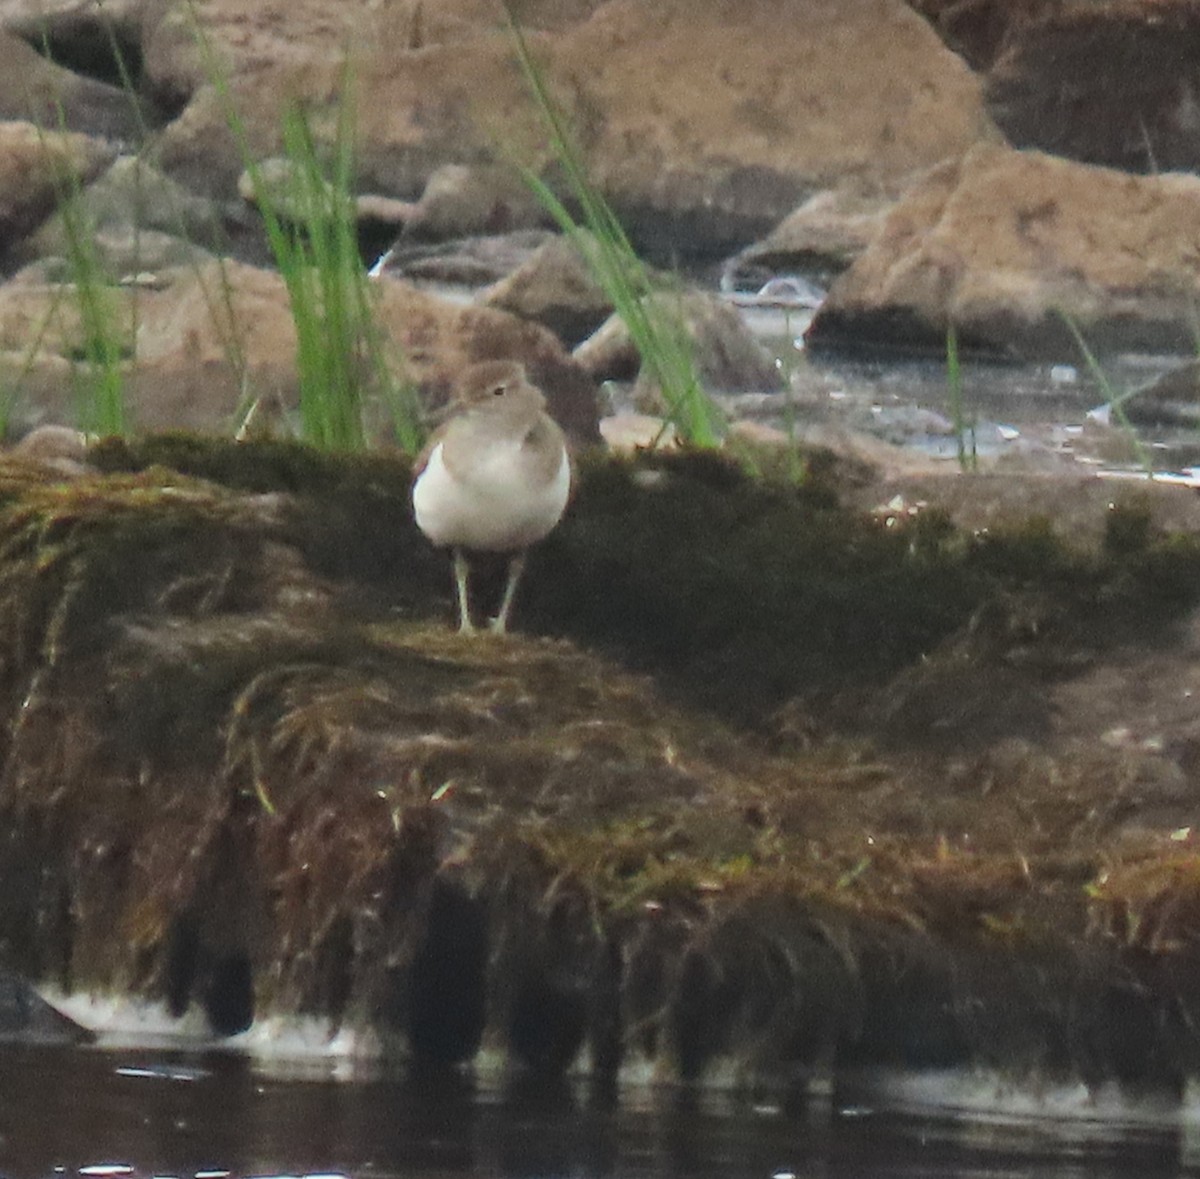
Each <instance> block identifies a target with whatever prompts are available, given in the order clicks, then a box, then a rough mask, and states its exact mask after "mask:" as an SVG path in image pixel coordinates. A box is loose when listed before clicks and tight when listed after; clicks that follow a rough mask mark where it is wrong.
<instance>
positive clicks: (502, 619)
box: [491, 553, 525, 635]
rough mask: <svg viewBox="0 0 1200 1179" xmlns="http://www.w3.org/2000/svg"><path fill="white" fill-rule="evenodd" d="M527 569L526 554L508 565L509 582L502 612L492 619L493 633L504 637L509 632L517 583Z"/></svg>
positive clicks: (506, 585) (519, 554)
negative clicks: (509, 617) (509, 618)
mask: <svg viewBox="0 0 1200 1179" xmlns="http://www.w3.org/2000/svg"><path fill="white" fill-rule="evenodd" d="M524 569H525V554H524V553H517V555H516V556H515V557H513V558H512V559H511V560H510V561H509V563H508V582H507V583H506V584H505V586H504V597H503V598H501V599H500V612H499V613H498V614H497V615H496V617H495V618H493V619H492V622H491V628H492V631H493V633H495V634H498V635H502V634H506V633H507V632H508V616H509V614H510V613H511V612H512V604H513V599H514V598H515V597H516V596H517V582H519V581H520V580H521V574H522V572H523V571H524Z"/></svg>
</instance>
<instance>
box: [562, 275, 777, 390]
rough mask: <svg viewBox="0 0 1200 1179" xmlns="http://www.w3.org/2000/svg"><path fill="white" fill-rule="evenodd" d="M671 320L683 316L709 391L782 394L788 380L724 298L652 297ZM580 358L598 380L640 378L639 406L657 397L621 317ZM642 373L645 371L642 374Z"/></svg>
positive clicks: (583, 347) (692, 294)
mask: <svg viewBox="0 0 1200 1179" xmlns="http://www.w3.org/2000/svg"><path fill="white" fill-rule="evenodd" d="M649 297H650V298H651V299H653V300H654V301H655V302H656V303H657V304H658V305H659V307H660V308H661V310H662V311H663V312H664V313H665V315H666V316H668V317H678V316H680V315H682V317H683V321H684V324H685V327H686V329H687V332H688V335H689V337H690V339H691V347H692V355H693V359H694V361H695V364H696V368H697V370H698V371H699V374H700V380H701V383H702V384H703V386H704V388H705V389H707V390H710V391H713V392H750V391H760V392H778V391H779V390H780V389H782V388H783V378H782V376H781V375H780V372H779V369H778V368H777V367H776V365H775V361H774V359H773V358H772V357H771V355H770V354H769V353H768V352H767V350H766V348H764V347H763V345H762V344H761V343H759V341H758V340H757V339H755V337H754V336H753V335H751V334H750V331H749V329H748V328H747V327H746V325H745V324H744V323H743V322H742V318H741V316H740V315H738V313H737V312H736V311H735V310H734V309H733V308H732V307H730V306H729V305H728V304H727V303H726V302H725V301H724V300H723V299H721V298H720V297H718V296H717V295H713V294H710V293H708V292H707V291H695V290H692V291H686V292H682V293H678V294H677V293H674V292H671V291H660V292H658V293H657V294H654V295H651V296H649ZM574 356H575V359H576V360H577V361H578V362H579V363H580V364H581V365H582V366H583V367H584V369H585V370H586V371H587V372H589V373H590V374H591V375H592V377H593V378H594V379H595V380H597V381H607V380H628V379H631V378H632V377H634V376H637V378H638V386H639V387H638V390H637V391H636V393H635V396H636V397H637V398H638V400H639V402H642V401H645V400H647V399H649V400H654V399H655V398H656V397H657V394H656V392H655V391H654V390H653V388H652V386H651V383H650V378H649V376H648V374H647V373H646V372H645V369H644V367H642V366H641V362H640V357H639V356H638V351H637V348H636V347H635V346H634V343H633V340H632V338H631V337H630V335H629V329H628V328H627V327H626V326H625V322H624V320H622V319H621V317H620V316H619V315H617V314H613V315H611V316H609V318H608V319H607V320H606V321H605V322H604V323H603V324H602V325H601V326H600V327H599V328H598V329H597V330H596V331H595V332H594V333H593V334H592V335H591V336H590V337H589V338H588V339H586V340H584V342H583V343H582V344H580V345H579V347H578V348H576V349H575V352H574ZM639 370H640V372H639Z"/></svg>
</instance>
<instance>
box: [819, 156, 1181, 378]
mask: <svg viewBox="0 0 1200 1179" xmlns="http://www.w3.org/2000/svg"><path fill="white" fill-rule="evenodd" d="M1198 296H1200V178H1197V177H1195V176H1185V175H1178V174H1172V175H1163V176H1145V177H1143V176H1130V175H1127V174H1125V173H1122V172H1117V171H1113V170H1110V169H1106V168H1096V167H1091V166H1088V165H1084V164H1077V163H1072V162H1069V161H1066V160H1060V159H1056V158H1054V157H1052V156H1048V155H1044V154H1042V153H1040V152H1032V151H1031V152H1020V151H1014V150H1011V149H1008V148H1001V147H994V146H979V147H976V148H974V149H972V150H971V151H970V152H968V153H967V154H966V155H965V156H964V157H963V158H961V159H959V160H953V161H949V162H947V163H944V164H942V165H940V166H939V167H937V168H935V169H933V170H932V171H931V172H930V173H929V175H928V176H927V177H926V178H925V179H924V180H923V181H922V182H921V183H920V184H918V185H916V186H915V187H914V188H913V189H912V191H911V192H910V193H909V194H908V195H907V196H906V197H905V199H904V200H903V201H902V202H901V203H900V204H899V205H898V206H897V208H896V209H895V210H894V211H893V212H892V213H891V215H890V216H889V217H888V219H887V222H886V223H885V225H884V227H883V229H882V231H881V233H880V234H879V235H878V236H877V237H876V238H875V239H874V241H873V243H872V245H871V247H870V248H869V249H868V250H867V251H866V252H865V253H864V254H862V255H861V256H860V257H859V259H858V260H857V261H856V262H855V264H854V265H853V266H852V267H851V268H850V269H849V270H848V271H846V272H845V273H844V274H843V275H842V276H841V277H840V278H839V279H838V280H837V281H836V282H835V283H834V285H833V287H832V288H831V290H830V293H829V298H828V300H827V301H826V302H825V304H824V305H823V306H822V308H821V310H820V311H819V312H818V314H817V316H816V318H815V319H814V321H813V323H812V326H811V327H810V329H809V332H808V337H807V338H808V341H809V343H810V345H815V346H845V345H851V346H854V345H863V344H870V345H884V346H888V347H898V348H904V349H911V348H917V349H927V348H932V349H933V350H935V351H936V350H939V349H942V348H944V346H945V339H946V331H947V328H948V327H949V326H950V325H951V324H953V325H955V326H956V327H957V329H958V333H959V338H960V340H961V341H962V342H963V343H965V344H967V345H969V346H976V347H980V348H982V349H984V350H986V351H990V352H997V353H1007V354H1014V355H1020V356H1051V357H1053V356H1061V355H1064V354H1071V355H1076V348H1075V344H1074V341H1073V333H1072V331H1071V328H1070V327H1069V326H1068V322H1067V321H1068V320H1069V321H1070V322H1071V323H1072V324H1073V325H1074V326H1075V327H1076V328H1078V329H1079V330H1080V331H1081V332H1082V333H1083V334H1084V336H1085V337H1087V339H1088V340H1089V342H1090V343H1091V345H1092V346H1093V347H1094V348H1097V349H1099V350H1102V351H1107V350H1113V349H1135V350H1146V351H1162V350H1166V351H1172V350H1179V351H1192V350H1193V349H1194V347H1195V329H1194V326H1193V322H1194V319H1193V317H1194V308H1195V304H1196V299H1197V297H1198Z"/></svg>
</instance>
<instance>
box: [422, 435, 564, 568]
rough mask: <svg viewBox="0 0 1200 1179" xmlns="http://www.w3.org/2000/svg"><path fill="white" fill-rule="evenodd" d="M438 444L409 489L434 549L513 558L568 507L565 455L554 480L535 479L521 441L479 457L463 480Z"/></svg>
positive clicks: (501, 445)
mask: <svg viewBox="0 0 1200 1179" xmlns="http://www.w3.org/2000/svg"><path fill="white" fill-rule="evenodd" d="M442 446H443V444H442V443H440V442H439V443H438V444H437V446H435V447H434V448H433V451H432V453H431V454H430V456H429V461H428V462H427V463H426V465H425V469H424V470H423V471H422V472H421V474H420V475H419V476H418V477H417V481H416V483H415V484H414V485H413V495H412V500H413V512H414V514H415V516H416V520H417V526H418V527H419V528H420V529H421V531H422V532H423V533H425V535H426V536H428V537H429V539H430V540H431V541H433V543H434V544H436V545H442V546H453V547H456V548H465V549H481V550H486V551H491V552H514V551H516V550H517V549H523V548H527V547H528V546H529V545H531V544H534V543H535V542H536V541H539V540H541V539H542V537H543V536H545V535H546V534H547V533H548V532H549V531H550V530H551V529H552V528H553V527H554V525H555V524H557V523H558V521H559V519H560V518H561V516H562V514H563V510H564V509H565V508H566V506H567V495H568V493H569V491H570V487H571V464H570V460H569V459H568V457H567V454H566V451H565V450H564V451H563V455H562V462H561V464H560V465H559V468H558V471H557V472H556V474H555V476H554V478H553V479H551V480H550V481H549V482H543V481H539V480H537V479H535V478H534V477H533V475H532V473H531V471H530V465H529V462H528V460H527V457H526V456H524V455H523V454H522V447H521V444H520V442H519V440H513V441H508V440H505V441H503V442H497V443H494V444H493V445H491V446H489V447H487V448H486V450H484V451H483V452H482V453H480V454H479V455H478V456H477V457H476V460H475V461H474V462H473V463H472V464H471V468H470V470H469V472H467V473H466V475H464V476H455V475H453V474H452V473H451V472H450V471H449V469H448V468H447V466H446V463H445V458H444V455H443V453H442Z"/></svg>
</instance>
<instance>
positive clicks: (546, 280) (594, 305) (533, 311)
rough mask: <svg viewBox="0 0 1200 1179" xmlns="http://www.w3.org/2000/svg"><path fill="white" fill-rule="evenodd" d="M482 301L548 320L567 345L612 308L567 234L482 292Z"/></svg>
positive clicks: (595, 325)
mask: <svg viewBox="0 0 1200 1179" xmlns="http://www.w3.org/2000/svg"><path fill="white" fill-rule="evenodd" d="M479 301H480V302H481V303H482V304H483V305H484V306H485V307H498V308H500V309H501V310H502V311H510V312H512V314H513V315H519V316H520V317H521V318H522V319H532V320H535V321H536V322H537V323H540V324H544V325H545V326H546V327H548V328H549V329H550V330H551V331H552V332H553V333H554V334H555V335H556V336H558V338H559V339H560V340H562V341H563V343H565V344H566V345H567V347H569V348H570V347H574V346H575V345H576V344H578V343H580V342H581V341H583V340H584V339H586V338H587V337H588V336H589V335H590V334H591V333H592V332H593V331H595V330H596V328H598V327H599V326H600V325H601V324H602V323H603V322H604V321H605V319H607V318H608V316H609V315H610V314H611V313H612V309H613V306H612V300H610V299H609V297H608V295H607V294H605V292H604V289H603V288H602V287H601V286H600V284H599V283H598V282H597V281H596V280H595V279H594V278H593V277H592V273H591V271H590V270H589V269H588V266H587V263H586V262H584V260H583V258H582V257H581V255H580V253H579V248H578V247H577V246H576V245H575V244H574V242H572V241H571V240H570V239H569V238H566V237H554V238H551V240H550V241H548V242H546V243H545V244H544V245H542V246H540V247H539V248H538V249H537V250H536V251H535V252H534V253H533V254H532V255H531V256H530V257H529V258H528V259H527V260H526V261H525V262H523V263H522V264H521V265H520V266H519V267H517V269H516V270H514V271H513V272H512V273H511V274H509V275H507V276H506V277H504V278H502V279H501V280H500V281H499V282H498V283H495V284H494V285H492V286H491V287H489V288H488V289H487V290H486V291H483V292H481V293H480V296H479Z"/></svg>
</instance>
